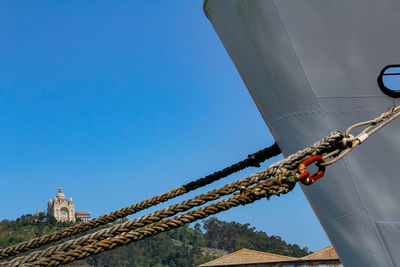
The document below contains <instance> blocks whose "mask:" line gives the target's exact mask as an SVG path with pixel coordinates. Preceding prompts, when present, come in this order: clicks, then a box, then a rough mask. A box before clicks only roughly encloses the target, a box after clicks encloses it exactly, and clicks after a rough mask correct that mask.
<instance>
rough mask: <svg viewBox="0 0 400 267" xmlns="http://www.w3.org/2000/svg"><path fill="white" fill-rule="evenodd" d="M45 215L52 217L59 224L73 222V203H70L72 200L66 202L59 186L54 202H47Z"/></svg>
mask: <svg viewBox="0 0 400 267" xmlns="http://www.w3.org/2000/svg"><path fill="white" fill-rule="evenodd" d="M47 214H48V215H51V216H53V217H54V218H56V220H57V221H59V222H75V207H74V201H72V198H70V199H69V201H67V199H66V198H65V195H64V193H63V191H62V189H61V186H60V189H59V190H58V193H57V195H56V197H55V198H54V200H53V201H51V199H50V200H49V203H48V204H47Z"/></svg>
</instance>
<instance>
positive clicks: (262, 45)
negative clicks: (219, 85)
mask: <svg viewBox="0 0 400 267" xmlns="http://www.w3.org/2000/svg"><path fill="white" fill-rule="evenodd" d="M205 11H206V14H207V16H208V18H209V19H210V21H211V23H212V25H213V26H214V28H215V30H216V32H217V33H218V35H219V37H220V39H221V40H222V42H223V44H224V46H225V48H226V50H227V51H228V53H229V55H230V57H231V58H232V60H233V62H234V64H235V65H236V67H237V69H238V71H239V73H240V75H241V76H242V78H243V80H244V82H245V84H246V86H247V88H248V90H249V92H250V94H251V95H252V97H253V99H254V101H255V103H256V105H257V106H258V108H259V110H260V112H261V114H262V116H263V118H264V120H265V122H266V123H267V125H268V127H269V129H270V131H271V133H272V135H273V136H274V138H275V140H276V141H277V143H278V144H279V146H280V148H281V150H282V151H283V154H284V155H288V154H290V153H293V152H296V151H297V150H300V149H302V148H304V147H307V146H309V145H310V144H312V143H313V142H314V141H315V140H318V139H320V138H322V137H325V136H326V135H328V134H329V133H330V132H331V131H334V130H341V131H344V130H345V129H346V128H347V127H348V126H350V125H351V124H353V123H356V122H360V121H363V120H369V119H372V118H375V117H377V116H378V115H380V114H381V113H382V112H384V111H387V109H388V107H392V106H393V104H394V103H395V104H400V101H399V100H396V98H393V97H391V96H388V95H386V94H384V93H383V92H382V91H381V90H380V88H379V86H378V83H377V77H378V75H379V73H380V72H381V70H382V69H383V68H384V67H385V66H387V65H390V64H400V32H399V31H400V1H399V0H296V1H292V0H247V1H246V0H209V1H207V2H206V5H205ZM399 133H400V122H399V121H397V122H396V121H395V122H394V123H393V124H392V125H390V126H389V127H387V128H385V129H383V130H382V131H381V132H379V133H378V134H377V135H374V137H373V138H370V139H368V141H367V142H366V143H365V144H363V145H361V146H360V147H359V148H357V149H356V150H355V151H353V152H351V154H350V155H349V156H348V157H346V158H345V159H344V160H342V161H340V162H339V163H337V164H335V165H334V166H331V167H329V168H328V169H327V172H326V175H325V178H324V179H321V180H320V181H318V182H317V183H315V184H314V185H312V186H310V187H304V186H303V188H302V189H303V191H304V193H305V195H306V197H307V199H308V201H309V202H310V204H311V206H312V208H313V210H314V211H315V213H316V214H317V217H318V219H319V221H320V223H321V224H322V226H323V228H324V230H325V231H326V233H327V235H328V237H329V239H330V240H331V242H332V244H333V246H334V247H335V249H336V251H337V253H338V254H339V256H340V258H341V260H342V263H343V265H345V266H350V267H357V266H360V267H365V266H374V267H376V266H400V206H399V205H400V175H399V168H398V165H397V164H399V163H400V160H399V159H400V134H399Z"/></svg>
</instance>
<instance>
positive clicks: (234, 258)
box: [199, 249, 297, 267]
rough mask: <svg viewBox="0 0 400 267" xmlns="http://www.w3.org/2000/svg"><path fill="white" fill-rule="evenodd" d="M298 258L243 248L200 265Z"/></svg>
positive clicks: (255, 262) (200, 266)
mask: <svg viewBox="0 0 400 267" xmlns="http://www.w3.org/2000/svg"><path fill="white" fill-rule="evenodd" d="M296 260H297V258H293V257H288V256H282V255H277V254H271V253H267V252H260V251H255V250H250V249H241V250H238V251H236V252H233V253H231V254H228V255H225V256H222V257H220V258H218V259H215V260H212V261H209V262H207V263H204V264H201V265H199V267H206V266H224V265H237V264H257V263H265V262H271V263H272V262H289V261H296Z"/></svg>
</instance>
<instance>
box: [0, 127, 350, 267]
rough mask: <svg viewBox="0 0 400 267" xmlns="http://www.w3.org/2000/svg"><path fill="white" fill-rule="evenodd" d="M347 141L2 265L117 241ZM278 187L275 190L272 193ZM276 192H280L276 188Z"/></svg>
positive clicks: (336, 136)
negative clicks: (126, 234) (114, 239)
mask: <svg viewBox="0 0 400 267" xmlns="http://www.w3.org/2000/svg"><path fill="white" fill-rule="evenodd" d="M342 138H343V134H341V133H339V132H334V133H332V134H331V135H330V136H328V137H326V138H324V139H322V140H321V141H319V142H316V143H315V144H314V145H312V146H311V147H308V148H306V149H304V150H302V151H299V152H297V153H296V154H293V155H291V156H289V157H287V158H286V159H284V160H282V161H280V162H278V163H275V164H273V165H271V166H270V167H269V168H268V169H267V170H265V171H261V172H259V173H256V174H253V175H251V176H249V177H247V178H244V179H242V180H239V181H236V182H234V183H231V184H228V185H225V186H223V187H221V188H220V189H217V190H212V191H210V192H208V193H206V194H203V195H199V196H197V197H195V198H193V199H190V200H186V201H183V202H181V203H179V204H176V205H172V206H170V207H168V208H165V209H162V210H159V211H156V212H153V213H151V214H149V215H146V216H142V217H140V218H137V219H132V220H130V221H127V222H125V223H123V224H118V225H115V226H113V227H110V228H108V229H103V230H100V231H98V232H96V233H94V234H90V235H86V236H84V237H81V238H78V239H76V240H71V241H67V242H65V243H63V244H61V245H56V246H53V247H50V248H48V249H46V250H43V251H37V252H33V253H31V254H29V255H28V256H24V257H19V258H16V259H13V260H11V261H9V262H4V263H0V266H21V265H23V264H25V263H32V262H34V261H36V260H37V259H39V258H44V257H50V256H51V255H54V253H56V252H57V253H61V252H63V253H66V252H67V251H70V250H73V249H79V248H83V247H86V246H87V245H89V244H92V243H96V242H100V241H101V240H104V239H106V238H114V237H116V236H119V235H123V234H124V233H125V232H127V231H134V230H135V229H137V228H139V227H144V226H146V225H149V224H152V223H156V222H158V221H160V220H162V219H164V218H167V217H170V216H173V215H175V214H177V213H178V212H183V211H187V210H189V209H191V208H193V207H196V206H200V205H203V204H205V203H206V202H208V201H212V200H216V199H218V198H220V197H221V196H226V195H228V194H231V193H233V192H235V191H238V190H245V189H246V188H247V187H248V186H250V185H253V184H255V183H259V182H260V181H262V180H265V179H268V178H270V177H271V176H280V175H287V174H288V172H289V170H294V169H295V168H297V166H298V164H299V163H300V162H301V161H302V160H303V159H304V158H305V157H308V156H311V155H316V154H324V153H329V152H330V151H332V150H335V149H336V148H337V147H338V145H339V146H340V142H339V141H340V140H341V139H342ZM272 189H274V187H271V190H272ZM275 189H276V188H275Z"/></svg>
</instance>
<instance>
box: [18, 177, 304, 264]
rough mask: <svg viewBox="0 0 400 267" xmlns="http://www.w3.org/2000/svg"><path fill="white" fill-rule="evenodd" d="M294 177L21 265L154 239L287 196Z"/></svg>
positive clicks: (56, 260)
mask: <svg viewBox="0 0 400 267" xmlns="http://www.w3.org/2000/svg"><path fill="white" fill-rule="evenodd" d="M291 178H292V179H290V180H286V179H285V178H283V179H281V178H273V179H270V180H267V181H264V182H262V183H259V184H256V185H254V186H253V187H251V188H247V189H245V190H244V191H242V192H241V193H237V194H234V195H233V196H232V197H230V198H227V199H224V200H221V201H218V202H216V203H213V204H210V205H208V206H206V207H201V208H199V209H197V210H195V211H189V212H187V213H185V214H182V215H179V216H176V217H174V218H172V219H167V220H163V221H161V222H158V223H156V224H153V225H151V226H148V227H143V228H138V229H136V230H133V231H129V232H126V233H123V234H120V235H118V236H116V237H113V238H108V239H105V240H102V241H99V242H93V243H91V244H89V245H87V246H84V247H79V248H76V249H73V250H70V251H66V252H58V251H55V252H54V254H51V255H49V256H48V257H46V258H39V259H37V260H36V261H35V262H32V263H30V264H22V265H20V266H58V265H60V264H66V263H69V262H72V261H74V260H78V259H83V258H86V257H88V256H91V255H95V254H99V253H101V252H103V251H106V250H111V249H114V248H117V247H119V246H125V245H128V244H129V243H131V242H134V241H139V240H141V239H143V238H146V237H151V236H155V235H157V234H159V233H162V232H166V231H169V230H171V229H174V228H178V227H181V226H184V225H186V224H189V223H192V222H195V221H197V220H200V219H204V218H207V217H208V216H211V215H214V214H217V213H219V212H222V211H226V210H229V209H231V208H233V207H237V206H239V205H246V204H249V203H253V202H254V201H256V200H259V199H261V198H264V197H267V198H269V197H270V196H273V195H275V196H279V195H280V194H286V193H288V192H290V191H291V190H292V189H293V188H294V186H295V184H296V182H297V180H296V178H295V177H291Z"/></svg>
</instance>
